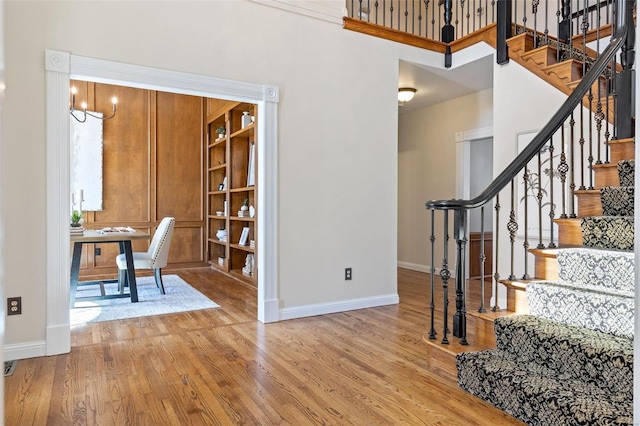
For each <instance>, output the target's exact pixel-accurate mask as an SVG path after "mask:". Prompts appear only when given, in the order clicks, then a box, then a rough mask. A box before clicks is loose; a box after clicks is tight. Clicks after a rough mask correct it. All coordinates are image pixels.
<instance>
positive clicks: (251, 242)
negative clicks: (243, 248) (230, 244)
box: [249, 240, 256, 249]
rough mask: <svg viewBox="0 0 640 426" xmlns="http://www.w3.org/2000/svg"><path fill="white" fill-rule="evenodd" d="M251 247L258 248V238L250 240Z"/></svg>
mask: <svg viewBox="0 0 640 426" xmlns="http://www.w3.org/2000/svg"><path fill="white" fill-rule="evenodd" d="M249 248H252V249H254V248H256V240H249Z"/></svg>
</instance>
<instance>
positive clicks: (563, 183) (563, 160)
mask: <svg viewBox="0 0 640 426" xmlns="http://www.w3.org/2000/svg"><path fill="white" fill-rule="evenodd" d="M564 145H565V140H564V126H562V127H561V128H560V164H559V165H558V173H559V174H560V188H561V194H562V213H561V214H560V218H561V219H566V218H567V217H568V216H567V172H568V171H569V165H568V164H567V154H566V153H565V147H564Z"/></svg>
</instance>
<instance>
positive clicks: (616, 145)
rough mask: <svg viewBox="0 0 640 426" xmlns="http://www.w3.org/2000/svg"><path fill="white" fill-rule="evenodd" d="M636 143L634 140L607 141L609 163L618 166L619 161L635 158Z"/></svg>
mask: <svg viewBox="0 0 640 426" xmlns="http://www.w3.org/2000/svg"><path fill="white" fill-rule="evenodd" d="M635 149H636V143H635V139H634V138H627V139H613V140H610V141H609V162H610V163H613V164H618V161H620V160H629V159H632V158H634V157H635Z"/></svg>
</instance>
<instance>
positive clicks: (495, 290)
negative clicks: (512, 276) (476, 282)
mask: <svg viewBox="0 0 640 426" xmlns="http://www.w3.org/2000/svg"><path fill="white" fill-rule="evenodd" d="M494 209H495V211H496V228H495V229H496V238H495V239H494V241H495V246H494V256H493V257H494V260H495V269H494V273H493V289H492V293H493V306H492V307H491V310H492V311H493V312H497V311H499V310H500V306H498V284H499V283H500V273H499V272H498V270H499V269H498V265H499V261H498V259H499V258H500V256H499V254H500V250H499V248H500V243H499V242H500V193H498V194H496V205H495V206H494Z"/></svg>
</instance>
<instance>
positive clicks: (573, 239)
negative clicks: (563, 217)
mask: <svg viewBox="0 0 640 426" xmlns="http://www.w3.org/2000/svg"><path fill="white" fill-rule="evenodd" d="M557 224H558V244H559V245H560V247H570V246H573V247H579V246H581V245H582V230H581V229H580V221H579V220H577V221H576V220H573V221H560V222H557Z"/></svg>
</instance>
